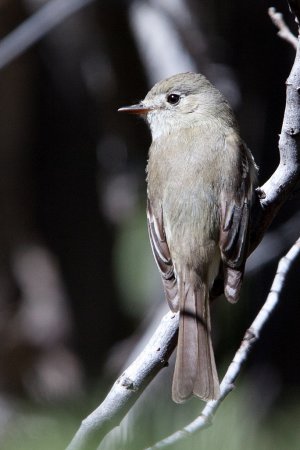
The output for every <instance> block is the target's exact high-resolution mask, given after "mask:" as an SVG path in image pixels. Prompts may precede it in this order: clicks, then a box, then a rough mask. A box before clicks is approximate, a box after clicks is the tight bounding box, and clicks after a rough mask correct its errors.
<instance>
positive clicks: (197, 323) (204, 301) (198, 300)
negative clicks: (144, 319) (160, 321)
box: [172, 285, 220, 403]
mask: <svg viewBox="0 0 300 450" xmlns="http://www.w3.org/2000/svg"><path fill="white" fill-rule="evenodd" d="M180 303H181V309H180V322H179V335H178V347H177V358H176V364H175V372H174V379H173V387H172V397H173V400H174V401H175V402H177V403H182V402H184V401H185V400H187V399H188V398H189V397H191V396H192V395H196V396H197V397H200V398H201V399H203V400H206V401H207V400H211V399H216V398H218V397H219V395H220V388H219V380H218V374H217V370H216V364H215V358H214V352H213V347H212V342H211V332H210V311H209V294H208V290H207V288H206V286H205V285H202V286H201V287H200V288H198V289H197V290H196V289H193V288H192V287H191V286H189V288H188V289H187V291H186V292H185V293H184V297H183V299H181V302H180Z"/></svg>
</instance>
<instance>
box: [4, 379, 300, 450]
mask: <svg viewBox="0 0 300 450" xmlns="http://www.w3.org/2000/svg"><path fill="white" fill-rule="evenodd" d="M95 397H96V396H95V392H94V393H93V395H92V396H91V397H90V399H89V402H88V404H87V403H86V401H87V398H85V400H84V402H85V403H80V402H78V403H76V404H69V405H68V406H67V407H64V406H61V407H59V406H52V407H48V408H44V407H41V406H40V407H39V406H38V405H30V404H23V405H22V404H21V405H19V413H18V415H16V416H14V417H12V418H11V419H10V421H9V423H8V426H7V427H6V431H5V432H4V433H3V432H2V433H1V434H2V444H1V448H2V449H3V450H50V449H51V450H53V449H55V450H62V449H64V448H65V447H66V446H67V444H68V442H69V440H70V439H71V437H72V435H73V433H75V431H76V429H77V427H78V424H79V423H80V421H81V418H82V413H84V412H86V413H88V411H89V410H91V404H92V403H94V406H96V403H95ZM263 401H264V399H263V398H261V403H263ZM201 405H202V403H201V402H199V401H197V400H194V401H191V402H189V403H188V404H187V405H184V406H178V405H174V404H172V403H171V402H170V403H166V402H164V401H161V400H159V399H156V400H155V405H154V402H153V403H151V402H150V404H149V405H148V407H147V408H146V410H145V411H144V413H143V414H142V417H141V418H140V420H139V422H138V428H137V431H136V432H135V433H134V436H132V440H130V441H129V443H128V444H127V445H126V444H124V445H122V447H118V448H112V449H111V450H121V449H122V450H137V449H141V448H145V446H147V445H150V444H151V443H152V444H153V443H154V442H156V440H157V439H159V438H163V437H166V433H170V432H172V431H175V430H177V429H178V428H179V427H182V426H183V425H184V424H186V423H188V420H192V419H193V418H194V417H196V415H197V413H199V410H200V408H201ZM299 415H300V405H299V403H298V402H297V401H296V400H295V396H294V395H292V393H291V395H290V396H289V397H287V398H286V399H285V400H284V401H282V402H281V406H280V407H279V408H275V409H274V411H273V414H272V416H271V417H267V418H262V417H260V411H259V410H258V413H257V414H256V413H255V411H254V410H253V409H252V407H251V400H250V401H249V392H247V388H245V387H242V386H241V385H239V386H238V389H237V390H236V391H235V392H233V393H232V394H231V395H230V396H229V397H228V398H227V399H226V401H225V402H224V403H223V404H222V406H221V408H220V409H219V411H218V412H217V414H216V416H215V418H214V420H213V424H212V425H211V426H210V427H209V428H207V429H204V430H202V431H201V432H199V433H198V434H196V435H195V436H193V437H191V438H189V439H187V440H186V441H184V442H181V443H179V444H177V445H176V446H173V447H172V449H174V450H177V449H178V450H185V449H186V450H194V449H195V450H196V449H197V450H200V449H207V450H229V449H230V450H241V449H243V450H253V449H264V450H283V449H284V450H297V449H298V448H299V439H300V429H299V426H298V418H299Z"/></svg>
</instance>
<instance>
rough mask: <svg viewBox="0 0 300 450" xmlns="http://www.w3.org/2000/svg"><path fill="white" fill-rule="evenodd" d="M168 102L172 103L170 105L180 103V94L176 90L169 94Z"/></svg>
mask: <svg viewBox="0 0 300 450" xmlns="http://www.w3.org/2000/svg"><path fill="white" fill-rule="evenodd" d="M167 102H168V103H170V105H174V106H175V105H178V103H179V102H180V95H179V94H176V93H174V92H173V93H172V94H169V95H168V96H167Z"/></svg>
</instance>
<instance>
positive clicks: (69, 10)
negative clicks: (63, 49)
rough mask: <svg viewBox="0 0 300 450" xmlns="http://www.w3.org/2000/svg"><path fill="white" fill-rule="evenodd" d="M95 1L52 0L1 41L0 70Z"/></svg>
mask: <svg viewBox="0 0 300 450" xmlns="http://www.w3.org/2000/svg"><path fill="white" fill-rule="evenodd" d="M93 1H94V0H51V1H49V2H47V3H46V4H45V5H44V6H42V7H40V8H39V9H38V10H37V11H36V12H35V13H34V14H32V16H30V17H28V19H26V20H25V21H24V22H22V23H21V25H19V26H18V27H17V28H15V29H14V30H13V31H12V32H11V33H10V34H8V35H7V36H6V37H4V38H3V39H2V40H1V41H0V69H3V67H5V66H6V65H7V64H9V63H11V62H12V61H13V60H14V59H15V58H17V57H18V56H20V55H22V54H23V53H24V52H25V51H26V50H28V49H29V48H30V47H31V46H32V45H33V44H35V43H36V42H38V41H39V40H40V39H41V38H42V37H43V36H45V34H47V33H48V32H49V31H51V30H52V29H53V28H54V27H56V26H57V25H59V24H60V23H62V22H63V21H64V20H65V19H67V18H68V17H69V16H71V15H72V14H74V13H75V12H77V11H79V10H80V9H81V8H83V7H84V6H87V5H88V4H89V3H92V2H93Z"/></svg>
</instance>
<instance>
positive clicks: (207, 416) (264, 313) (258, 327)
mask: <svg viewBox="0 0 300 450" xmlns="http://www.w3.org/2000/svg"><path fill="white" fill-rule="evenodd" d="M299 255H300V238H299V239H298V240H297V241H296V242H295V244H294V245H293V246H292V248H291V249H290V250H289V252H288V253H287V254H286V255H285V256H284V257H283V258H281V260H280V261H279V264H278V267H277V272H276V275H275V278H274V281H273V284H272V286H271V289H270V292H269V295H268V297H267V300H266V301H265V303H264V305H263V307H262V308H261V310H260V311H259V313H258V315H257V316H256V318H255V320H254V321H253V323H252V325H251V326H250V328H249V329H248V330H247V331H246V333H245V335H244V338H243V340H242V343H241V345H240V348H239V349H238V351H237V352H236V354H235V356H234V358H233V360H232V362H231V364H230V365H229V367H228V370H227V372H226V374H225V376H224V378H223V380H222V383H221V386H220V389H221V395H220V398H219V399H218V400H211V401H209V402H208V403H207V404H206V405H205V407H204V408H203V411H202V413H201V414H200V415H199V416H198V417H197V418H196V419H195V420H194V421H193V422H191V423H190V424H189V425H187V426H186V427H184V428H183V429H182V430H180V431H177V432H176V433H174V434H172V435H171V436H169V437H167V438H165V439H163V440H162V441H160V442H158V443H157V444H155V445H153V446H152V447H149V449H147V450H150V449H151V450H154V449H159V448H167V447H171V446H173V445H174V444H177V443H178V442H180V441H182V440H184V439H186V437H187V436H188V435H191V434H194V433H196V432H198V431H200V430H201V429H203V428H206V427H207V426H208V425H210V424H211V422H212V418H213V416H214V415H215V413H216V411H217V409H218V408H219V406H220V405H221V403H222V401H223V400H224V399H225V397H226V396H227V395H228V394H229V393H230V392H231V391H232V389H233V388H234V383H235V380H236V379H237V377H238V375H239V374H240V372H241V369H242V367H243V365H244V363H245V361H246V360H247V358H248V355H249V353H250V351H251V349H252V347H253V344H254V343H255V342H256V341H257V340H258V339H259V336H260V333H261V331H262V329H263V327H264V325H265V324H266V322H267V321H268V319H269V317H270V315H271V314H272V313H273V311H274V310H275V308H276V306H277V304H278V302H279V298H280V294H281V292H282V289H283V287H284V284H285V280H286V276H287V274H288V272H289V270H290V268H291V266H292V264H293V262H294V261H295V259H296V258H297V257H298V256H299Z"/></svg>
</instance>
